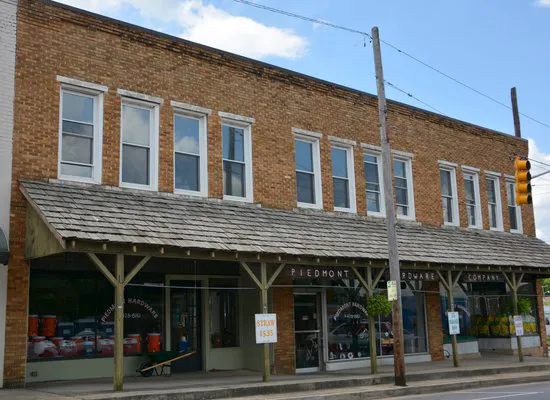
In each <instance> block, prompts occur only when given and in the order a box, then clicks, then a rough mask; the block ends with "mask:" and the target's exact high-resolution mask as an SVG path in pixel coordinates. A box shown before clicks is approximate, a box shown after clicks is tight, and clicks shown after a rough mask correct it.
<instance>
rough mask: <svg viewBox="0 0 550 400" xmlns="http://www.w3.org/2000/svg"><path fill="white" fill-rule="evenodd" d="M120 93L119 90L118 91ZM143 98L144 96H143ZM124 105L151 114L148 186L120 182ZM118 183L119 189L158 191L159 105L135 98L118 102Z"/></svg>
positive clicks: (124, 98)
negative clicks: (145, 110) (148, 111)
mask: <svg viewBox="0 0 550 400" xmlns="http://www.w3.org/2000/svg"><path fill="white" fill-rule="evenodd" d="M119 92H120V89H119ZM144 96H145V95H144ZM136 97H137V96H136ZM125 104H128V105H131V106H134V107H139V108H144V109H149V110H150V113H151V119H150V124H151V128H150V130H149V157H150V159H149V185H140V184H137V183H128V182H122V151H123V144H124V140H123V137H122V132H123V129H124V126H123V124H124V121H123V120H124V118H123V114H122V112H123V111H122V110H123V107H124V105H125ZM119 160H120V162H119V164H120V166H119V182H120V187H125V188H130V189H142V190H152V191H156V190H158V168H159V166H158V164H159V103H157V102H151V101H144V100H138V99H136V98H135V97H124V96H122V100H121V102H120V154H119Z"/></svg>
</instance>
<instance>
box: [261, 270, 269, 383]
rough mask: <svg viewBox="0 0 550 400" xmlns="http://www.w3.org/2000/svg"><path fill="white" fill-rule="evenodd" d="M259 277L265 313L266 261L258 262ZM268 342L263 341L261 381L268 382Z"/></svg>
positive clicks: (266, 310)
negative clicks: (262, 372)
mask: <svg viewBox="0 0 550 400" xmlns="http://www.w3.org/2000/svg"><path fill="white" fill-rule="evenodd" d="M260 268H261V271H260V277H261V284H262V287H261V291H262V313H263V314H267V312H268V303H267V290H268V286H267V263H265V262H263V263H261V264H260ZM269 358H270V357H269V343H264V374H263V381H264V382H269V380H270V375H271V362H270V359H269Z"/></svg>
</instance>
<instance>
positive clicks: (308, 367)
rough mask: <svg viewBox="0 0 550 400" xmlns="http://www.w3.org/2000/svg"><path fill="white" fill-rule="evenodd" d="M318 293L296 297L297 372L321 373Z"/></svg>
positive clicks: (296, 295)
mask: <svg viewBox="0 0 550 400" xmlns="http://www.w3.org/2000/svg"><path fill="white" fill-rule="evenodd" d="M319 311H320V296H319V294H318V293H303V294H295V295H294V341H295V348H296V372H315V371H319V366H320V361H321V360H320V354H321V353H320V350H321V349H322V346H321V344H322V343H321V313H320V312H319Z"/></svg>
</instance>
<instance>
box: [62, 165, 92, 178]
mask: <svg viewBox="0 0 550 400" xmlns="http://www.w3.org/2000/svg"><path fill="white" fill-rule="evenodd" d="M61 175H70V176H79V177H81V178H91V177H92V167H87V166H84V165H73V164H64V163H61Z"/></svg>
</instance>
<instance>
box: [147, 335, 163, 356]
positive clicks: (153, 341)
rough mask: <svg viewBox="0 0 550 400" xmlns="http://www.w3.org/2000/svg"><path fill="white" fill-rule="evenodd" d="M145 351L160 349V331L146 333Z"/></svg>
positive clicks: (153, 351)
mask: <svg viewBox="0 0 550 400" xmlns="http://www.w3.org/2000/svg"><path fill="white" fill-rule="evenodd" d="M147 351H148V352H149V353H158V352H159V351H160V333H149V334H148V335H147Z"/></svg>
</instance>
